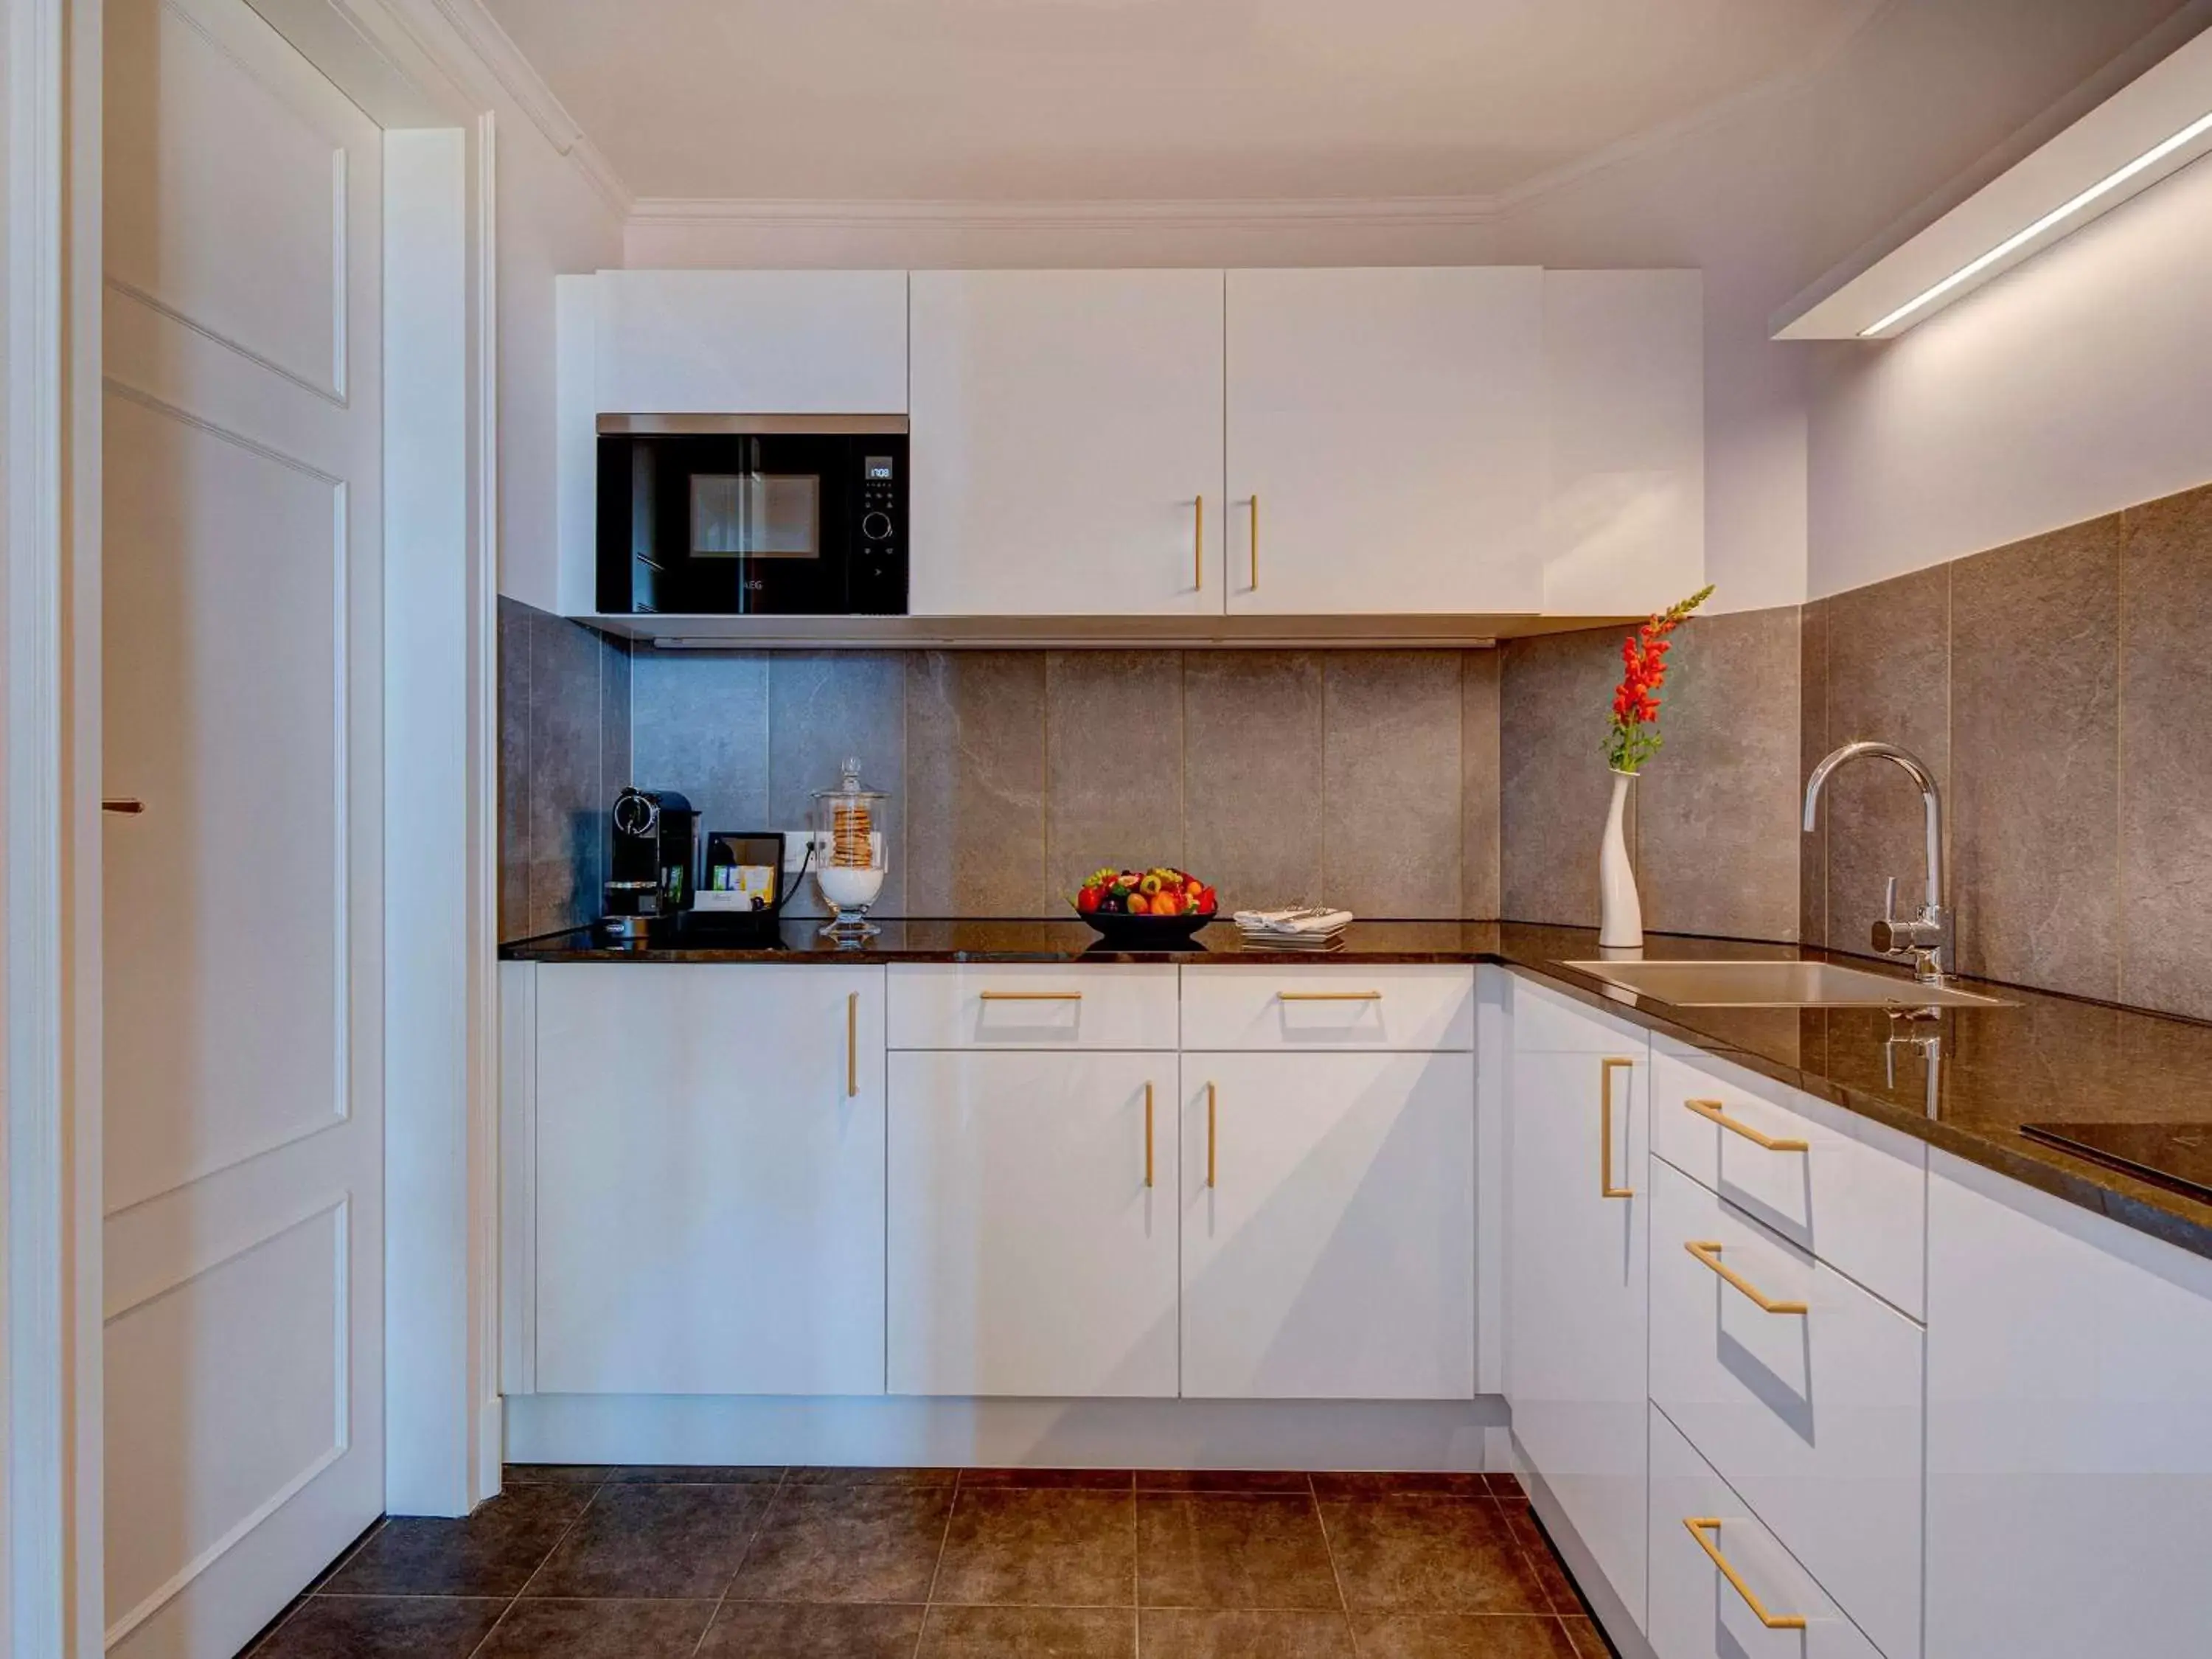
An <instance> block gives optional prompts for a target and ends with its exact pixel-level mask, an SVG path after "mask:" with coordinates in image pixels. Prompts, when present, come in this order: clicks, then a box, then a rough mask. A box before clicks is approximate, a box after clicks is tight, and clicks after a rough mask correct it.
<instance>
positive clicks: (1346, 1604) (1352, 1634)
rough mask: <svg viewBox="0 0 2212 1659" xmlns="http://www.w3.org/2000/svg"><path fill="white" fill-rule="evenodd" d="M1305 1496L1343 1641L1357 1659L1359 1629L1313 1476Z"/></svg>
mask: <svg viewBox="0 0 2212 1659" xmlns="http://www.w3.org/2000/svg"><path fill="white" fill-rule="evenodd" d="M1306 1496H1307V1498H1309V1499H1310V1500H1311V1501H1312V1504H1313V1515H1314V1524H1315V1525H1316V1526H1317V1527H1319V1528H1321V1547H1322V1553H1323V1554H1325V1555H1327V1556H1328V1576H1329V1579H1330V1582H1332V1583H1334V1584H1335V1586H1336V1604H1337V1612H1338V1613H1340V1614H1341V1615H1342V1616H1343V1619H1344V1639H1345V1640H1346V1642H1348V1643H1350V1644H1352V1659H1359V1655H1360V1645H1359V1627H1358V1626H1356V1625H1354V1624H1353V1623H1352V1598H1351V1597H1350V1596H1348V1595H1346V1594H1345V1593H1344V1574H1343V1572H1342V1571H1340V1570H1339V1568H1338V1566H1337V1565H1336V1541H1335V1540H1334V1538H1331V1537H1330V1536H1329V1535H1328V1516H1325V1515H1323V1514H1322V1512H1321V1491H1320V1489H1319V1488H1318V1487H1316V1486H1315V1485H1314V1478H1313V1475H1312V1474H1310V1473H1309V1474H1307V1476H1306Z"/></svg>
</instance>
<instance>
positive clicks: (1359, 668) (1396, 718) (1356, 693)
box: [1322, 651, 1464, 916]
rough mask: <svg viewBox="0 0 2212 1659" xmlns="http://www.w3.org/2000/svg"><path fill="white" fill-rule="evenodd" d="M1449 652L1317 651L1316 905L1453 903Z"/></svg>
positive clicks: (1458, 705) (1419, 912) (1400, 911)
mask: <svg viewBox="0 0 2212 1659" xmlns="http://www.w3.org/2000/svg"><path fill="white" fill-rule="evenodd" d="M1460 654H1461V653H1457V652H1453V651H1391V652H1383V651H1336V652H1331V653H1328V655H1327V656H1326V658H1325V659H1323V666H1322V699H1323V716H1322V718H1323V722H1324V725H1323V733H1322V790H1323V800H1324V811H1325V817H1324V819H1323V823H1322V893H1323V896H1324V898H1325V901H1326V902H1328V903H1331V904H1340V905H1342V906H1344V907H1345V908H1347V909H1350V910H1352V911H1354V912H1355V913H1357V914H1358V915H1365V916H1443V915H1453V914H1455V913H1456V912H1457V910H1458V909H1459V907H1460V904H1461V902H1462V861H1461V860H1462V848H1461V835H1462V827H1463V826H1462V820H1463V816H1464V807H1463V804H1462V787H1463V781H1464V780H1463V773H1462V763H1461V756H1460V728H1461V723H1462V720H1463V719H1464V705H1463V693H1462V689H1461V685H1460Z"/></svg>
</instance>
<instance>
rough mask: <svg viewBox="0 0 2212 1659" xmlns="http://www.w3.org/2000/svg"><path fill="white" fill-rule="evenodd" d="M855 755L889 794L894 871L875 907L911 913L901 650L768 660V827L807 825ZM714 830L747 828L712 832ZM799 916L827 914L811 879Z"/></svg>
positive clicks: (797, 896) (797, 903) (887, 828)
mask: <svg viewBox="0 0 2212 1659" xmlns="http://www.w3.org/2000/svg"><path fill="white" fill-rule="evenodd" d="M848 756H853V757H858V758H859V760H860V781H861V782H862V783H864V784H866V785H868V786H869V787H872V788H877V789H881V790H884V791H885V792H887V793H888V794H889V796H890V799H888V800H886V801H884V805H883V814H884V822H883V824H882V826H881V828H882V834H883V836H884V848H885V856H886V857H887V858H888V860H889V862H890V868H889V869H888V870H887V871H886V872H885V873H884V886H883V891H882V892H881V894H879V895H878V897H877V900H876V902H875V905H874V908H876V909H877V910H878V911H880V912H881V913H882V914H884V915H887V916H897V915H906V914H907V906H906V837H905V829H904V826H905V823H906V807H907V803H906V789H905V783H906V662H905V659H904V656H903V654H902V653H898V652H895V651H824V652H820V653H814V652H798V651H773V652H770V653H768V810H769V815H770V816H771V817H772V818H773V819H774V822H773V823H769V824H767V825H764V826H759V827H763V828H767V829H803V828H805V825H806V824H807V823H808V821H809V817H810V815H811V813H812V811H813V809H814V792H815V791H816V790H817V789H827V788H831V787H835V786H836V782H837V776H838V771H839V769H840V768H841V767H842V764H843V763H844V761H845V759H846V757H848ZM705 827H707V828H708V829H721V828H725V827H730V828H737V829H744V828H748V827H751V826H747V825H743V824H738V825H733V826H724V825H720V824H710V825H708V826H705ZM789 908H792V909H793V910H794V911H796V912H798V913H799V914H801V915H817V914H823V907H822V903H821V896H820V895H819V894H817V892H816V891H815V888H814V883H813V882H812V880H811V879H809V880H808V881H807V882H805V884H803V885H802V886H801V887H800V888H799V890H798V891H796V892H794V893H793V895H792V896H791V900H790V905H789Z"/></svg>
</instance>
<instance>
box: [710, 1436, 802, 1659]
mask: <svg viewBox="0 0 2212 1659" xmlns="http://www.w3.org/2000/svg"><path fill="white" fill-rule="evenodd" d="M790 1480H791V1466H790V1465H789V1464H786V1465H784V1468H783V1471H782V1473H781V1474H778V1475H777V1476H776V1477H775V1491H773V1492H770V1493H769V1495H768V1502H767V1503H765V1504H762V1505H761V1512H760V1518H759V1519H758V1520H757V1521H756V1522H753V1529H752V1532H751V1534H750V1535H749V1536H748V1537H747V1538H746V1539H745V1547H744V1549H743V1550H741V1551H739V1552H738V1559H737V1565H734V1566H732V1568H731V1569H730V1576H729V1577H727V1578H726V1579H725V1580H724V1581H723V1583H722V1593H721V1594H720V1595H718V1596H716V1597H715V1598H714V1611H713V1612H712V1613H708V1615H707V1622H706V1623H705V1624H703V1625H702V1626H699V1639H698V1640H697V1641H696V1642H694V1643H693V1644H691V1654H692V1659H698V1654H699V1650H700V1649H702V1648H703V1647H705V1646H706V1645H707V1638H708V1636H710V1635H712V1634H713V1633H714V1621H715V1620H717V1619H720V1617H721V1616H722V1609H723V1608H724V1607H727V1606H729V1604H730V1592H731V1591H732V1590H733V1589H736V1588H737V1587H738V1577H739V1575H741V1574H742V1573H743V1572H744V1570H745V1563H746V1562H747V1561H749V1560H750V1559H752V1553H753V1546H755V1545H756V1544H757V1543H759V1542H760V1540H761V1534H762V1533H763V1532H764V1531H766V1530H767V1528H768V1517H769V1511H770V1510H773V1509H775V1500H776V1499H777V1498H781V1497H782V1496H783V1489H784V1487H785V1486H787V1485H788V1484H789V1482H790Z"/></svg>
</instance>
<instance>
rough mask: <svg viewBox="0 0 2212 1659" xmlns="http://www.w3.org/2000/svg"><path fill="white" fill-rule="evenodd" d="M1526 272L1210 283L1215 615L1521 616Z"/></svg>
mask: <svg viewBox="0 0 2212 1659" xmlns="http://www.w3.org/2000/svg"><path fill="white" fill-rule="evenodd" d="M1544 317H1545V275H1544V272H1543V271H1541V270H1538V269H1536V268H1534V267H1533V266H1531V267H1510V266H1500V267H1483V268H1456V269H1455V268H1437V269H1417V268H1403V269H1391V270H1232V271H1231V272H1230V273H1229V275H1228V319H1229V323H1228V334H1229V342H1228V343H1229V356H1228V373H1227V376H1226V379H1227V384H1228V403H1229V408H1228V429H1229V443H1228V450H1229V454H1228V461H1229V466H1228V493H1229V498H1230V507H1231V513H1232V515H1233V518H1234V523H1233V525H1232V526H1231V529H1232V534H1231V539H1230V558H1229V568H1228V576H1229V580H1228V588H1227V592H1228V601H1229V608H1230V610H1231V611H1255V612H1267V613H1272V614H1277V615H1286V616H1320V615H1328V614H1331V613H1340V612H1367V613H1370V614H1375V613H1384V614H1388V613H1410V612H1420V611H1431V612H1437V611H1448V612H1449V611H1457V612H1485V611H1536V610H1538V609H1541V605H1542V602H1543V588H1544V496H1545V491H1544V471H1545V464H1544V450H1545V422H1544V421H1543V420H1542V419H1541V410H1543V409H1544V406H1545V391H1544V385H1545V325H1544Z"/></svg>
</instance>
